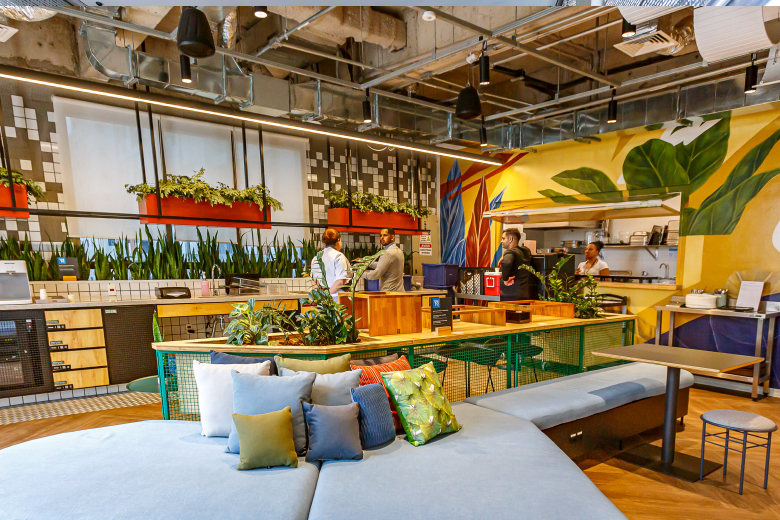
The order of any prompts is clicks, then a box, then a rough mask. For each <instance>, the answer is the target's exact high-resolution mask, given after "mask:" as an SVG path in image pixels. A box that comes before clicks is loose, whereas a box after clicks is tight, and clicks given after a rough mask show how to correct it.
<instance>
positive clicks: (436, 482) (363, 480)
mask: <svg viewBox="0 0 780 520" xmlns="http://www.w3.org/2000/svg"><path fill="white" fill-rule="evenodd" d="M452 409H453V412H454V413H455V417H457V419H458V422H459V423H460V424H461V425H462V426H463V429H462V430H460V431H459V432H457V433H454V434H449V435H445V436H442V437H439V438H436V439H434V440H433V441H431V442H429V443H428V444H425V445H423V446H419V447H414V446H412V445H411V444H409V443H408V442H406V441H405V440H403V438H397V439H396V440H395V441H393V442H392V443H391V444H389V445H388V446H385V447H382V448H379V449H377V450H366V451H365V452H364V454H363V460H360V461H332V462H325V463H324V464H323V465H322V468H321V469H320V477H319V480H318V481H317V490H316V492H315V493H314V500H313V501H312V506H311V512H310V514H309V518H310V519H311V520H325V519H339V520H365V519H366V518H372V519H378V520H395V519H398V518H403V519H405V520H428V519H430V518H446V519H448V520H461V519H462V520H465V519H469V520H470V519H473V518H490V519H491V520H493V519H495V520H503V519H513V520H514V519H517V518H544V519H545V520H556V519H559V520H576V519H588V520H591V519H594V518H598V519H599V520H611V519H625V516H624V515H623V514H622V513H621V512H620V511H619V510H618V509H617V508H616V507H615V506H614V505H613V504H612V503H611V502H610V501H609V500H608V499H607V498H606V497H605V496H604V495H603V494H602V493H601V491H599V490H598V488H596V486H595V485H594V484H593V483H592V482H591V481H590V479H588V477H587V476H585V474H584V473H583V472H582V471H580V469H579V468H578V467H577V466H576V465H575V464H574V463H573V462H572V461H571V460H570V459H569V458H568V457H567V456H566V455H565V454H564V453H563V452H562V451H561V450H560V449H558V447H557V446H556V445H555V444H554V443H553V442H552V441H551V440H550V439H549V438H547V436H545V435H544V434H543V433H542V432H541V431H539V429H538V428H537V427H536V426H534V425H533V424H532V423H530V422H528V421H525V420H521V419H518V418H516V417H512V416H510V415H506V414H502V413H498V412H494V411H492V410H488V409H487V408H481V407H478V406H473V405H470V404H466V403H455V404H453V405H452Z"/></svg>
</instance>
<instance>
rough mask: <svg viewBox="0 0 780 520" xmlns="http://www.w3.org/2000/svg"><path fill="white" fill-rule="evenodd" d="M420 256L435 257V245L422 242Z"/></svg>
mask: <svg viewBox="0 0 780 520" xmlns="http://www.w3.org/2000/svg"><path fill="white" fill-rule="evenodd" d="M420 256H433V244H425V243H423V242H420Z"/></svg>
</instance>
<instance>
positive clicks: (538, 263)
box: [531, 253, 584, 297]
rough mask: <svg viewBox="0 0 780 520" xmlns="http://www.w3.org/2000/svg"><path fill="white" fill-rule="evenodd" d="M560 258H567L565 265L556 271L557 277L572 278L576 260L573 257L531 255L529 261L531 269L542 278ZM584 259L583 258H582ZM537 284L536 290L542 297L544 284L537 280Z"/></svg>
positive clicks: (557, 254) (564, 255)
mask: <svg viewBox="0 0 780 520" xmlns="http://www.w3.org/2000/svg"><path fill="white" fill-rule="evenodd" d="M561 258H567V259H568V260H567V261H566V263H564V264H563V266H562V267H561V268H560V270H559V271H558V276H560V277H564V276H567V277H571V278H573V277H574V270H575V269H576V267H577V266H576V264H575V262H576V258H575V256H574V255H567V254H562V253H555V254H546V255H533V256H532V257H531V261H532V263H533V267H534V269H535V270H536V272H538V273H539V274H541V275H542V276H547V275H548V274H550V272H552V270H553V268H555V266H556V265H557V264H558V262H560V260H561ZM583 258H584V257H583ZM537 281H538V282H537V283H538V290H539V297H542V296H544V295H545V294H546V291H545V287H544V284H543V283H542V282H541V281H540V280H538V279H537Z"/></svg>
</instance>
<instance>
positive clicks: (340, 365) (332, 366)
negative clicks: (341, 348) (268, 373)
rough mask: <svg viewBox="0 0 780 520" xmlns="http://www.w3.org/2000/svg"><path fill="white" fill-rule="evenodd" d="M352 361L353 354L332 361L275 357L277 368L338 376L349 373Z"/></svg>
mask: <svg viewBox="0 0 780 520" xmlns="http://www.w3.org/2000/svg"><path fill="white" fill-rule="evenodd" d="M351 360H352V354H344V355H343V356H336V357H332V358H330V359H317V360H309V359H295V358H289V357H287V358H286V357H282V356H274V361H275V362H276V366H277V367H281V368H287V369H289V370H295V371H296V372H314V373H315V374H338V373H339V372H349V371H350V366H349V362H350V361H351Z"/></svg>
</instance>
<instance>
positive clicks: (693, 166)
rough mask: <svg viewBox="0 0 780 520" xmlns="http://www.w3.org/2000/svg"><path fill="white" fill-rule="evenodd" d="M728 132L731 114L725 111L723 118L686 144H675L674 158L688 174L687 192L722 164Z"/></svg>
mask: <svg viewBox="0 0 780 520" xmlns="http://www.w3.org/2000/svg"><path fill="white" fill-rule="evenodd" d="M730 134H731V116H730V114H728V113H727V114H725V115H724V116H723V119H721V120H720V121H718V122H717V123H716V124H715V125H714V126H713V127H711V128H709V129H708V130H707V131H705V132H704V133H702V134H701V135H700V136H698V137H697V138H696V139H694V140H693V141H691V142H690V143H688V144H687V145H686V144H685V143H680V144H678V145H677V146H675V159H676V160H677V163H678V164H679V165H680V167H681V168H682V169H683V170H685V173H686V175H687V176H688V180H689V184H688V192H689V193H691V192H694V191H696V190H698V189H699V188H701V187H702V185H704V183H705V182H707V179H709V178H710V177H711V176H712V174H713V173H715V172H716V171H718V168H720V167H721V166H722V165H723V161H724V160H726V152H727V151H728V147H729V136H730Z"/></svg>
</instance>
